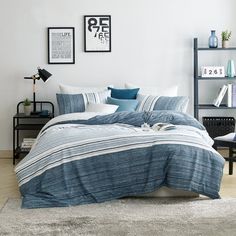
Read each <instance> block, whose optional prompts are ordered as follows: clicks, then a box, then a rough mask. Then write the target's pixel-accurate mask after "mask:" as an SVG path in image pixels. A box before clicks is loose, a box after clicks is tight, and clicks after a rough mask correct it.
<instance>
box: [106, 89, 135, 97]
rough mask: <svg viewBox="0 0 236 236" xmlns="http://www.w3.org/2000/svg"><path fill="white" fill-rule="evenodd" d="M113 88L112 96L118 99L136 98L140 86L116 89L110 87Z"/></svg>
mask: <svg viewBox="0 0 236 236" xmlns="http://www.w3.org/2000/svg"><path fill="white" fill-rule="evenodd" d="M108 89H109V90H111V97H112V98H117V99H136V97H137V94H138V91H139V88H135V89H116V88H111V87H108Z"/></svg>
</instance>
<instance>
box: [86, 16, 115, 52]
mask: <svg viewBox="0 0 236 236" xmlns="http://www.w3.org/2000/svg"><path fill="white" fill-rule="evenodd" d="M84 51H85V52H111V16H110V15H86V16H84Z"/></svg>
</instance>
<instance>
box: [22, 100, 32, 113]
mask: <svg viewBox="0 0 236 236" xmlns="http://www.w3.org/2000/svg"><path fill="white" fill-rule="evenodd" d="M23 105H24V113H25V115H26V116H30V113H31V101H30V100H29V99H28V98H26V99H25V100H24V102H23Z"/></svg>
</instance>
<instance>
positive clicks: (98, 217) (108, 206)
mask: <svg viewBox="0 0 236 236" xmlns="http://www.w3.org/2000/svg"><path fill="white" fill-rule="evenodd" d="M20 204H21V201H20V199H9V200H8V201H7V203H6V204H5V206H4V207H3V208H2V209H1V212H0V235H17V236H18V235H24V236H26V235H70V236H73V235H91V236H92V235H99V236H113V235H115V236H118V235H119V236H120V235H121V236H126V235H144V236H149V235H151V236H152V235H158V236H160V235H165V236H168V235H179V236H182V235H191V236H192V235H214V236H215V235H224V236H227V235H230V236H233V235H236V199H223V200H209V199H207V198H203V199H201V198H197V199H175V198H172V199H160V198H145V199H144V198H125V199H121V200H115V201H111V202H106V203H102V204H90V205H82V206H75V207H65V208H47V209H21V208H20Z"/></svg>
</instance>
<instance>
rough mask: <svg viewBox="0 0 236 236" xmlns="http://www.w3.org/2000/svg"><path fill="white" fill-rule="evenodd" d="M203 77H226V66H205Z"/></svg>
mask: <svg viewBox="0 0 236 236" xmlns="http://www.w3.org/2000/svg"><path fill="white" fill-rule="evenodd" d="M202 77H204V78H209V77H225V68H224V66H203V67H202Z"/></svg>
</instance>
